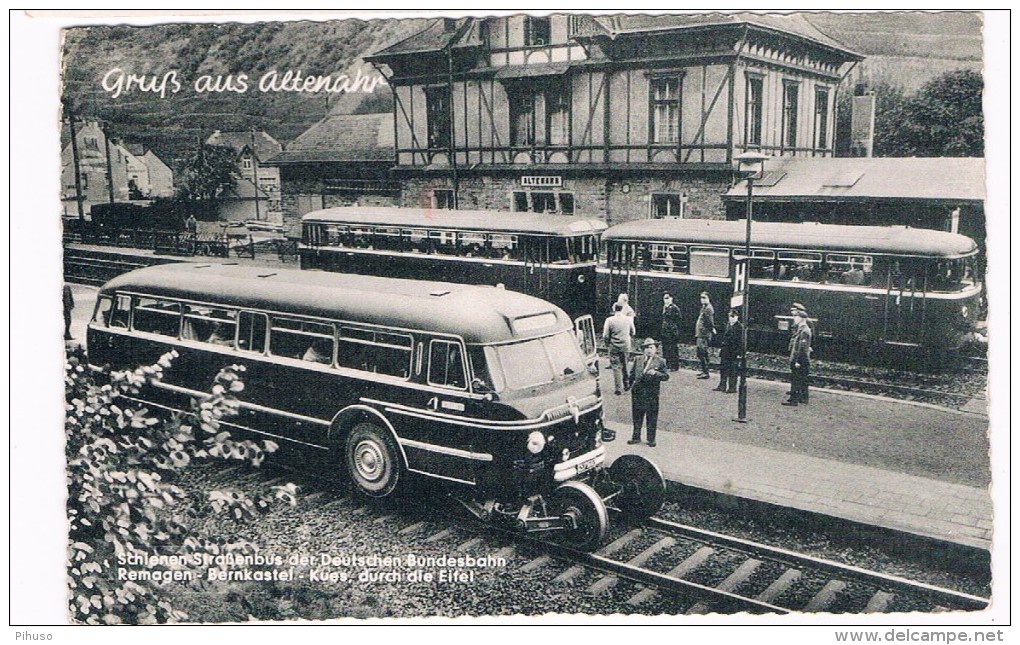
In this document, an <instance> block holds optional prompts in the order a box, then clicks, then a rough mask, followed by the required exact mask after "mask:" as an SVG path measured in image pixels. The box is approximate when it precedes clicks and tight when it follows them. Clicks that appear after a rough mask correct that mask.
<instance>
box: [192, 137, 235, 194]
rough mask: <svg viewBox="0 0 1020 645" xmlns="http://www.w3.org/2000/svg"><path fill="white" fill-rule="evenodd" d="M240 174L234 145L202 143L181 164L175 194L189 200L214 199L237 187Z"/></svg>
mask: <svg viewBox="0 0 1020 645" xmlns="http://www.w3.org/2000/svg"><path fill="white" fill-rule="evenodd" d="M240 176H241V174H240V172H239V171H238V169H237V153H236V152H235V151H234V149H233V148H230V147H227V146H216V145H210V144H202V147H201V148H199V150H198V152H197V153H195V155H194V156H192V157H190V158H189V159H188V160H187V161H186V162H185V163H184V167H183V168H182V172H181V180H180V182H179V183H178V188H177V196H178V197H181V198H184V199H187V200H191V201H213V200H215V199H216V198H217V197H219V196H221V195H222V194H223V193H225V192H227V191H230V190H233V189H234V188H236V187H237V180H238V178H239V177H240Z"/></svg>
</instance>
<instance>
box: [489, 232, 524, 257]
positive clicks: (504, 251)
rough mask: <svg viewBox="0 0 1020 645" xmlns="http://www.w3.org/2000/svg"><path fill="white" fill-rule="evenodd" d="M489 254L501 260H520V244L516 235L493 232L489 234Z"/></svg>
mask: <svg viewBox="0 0 1020 645" xmlns="http://www.w3.org/2000/svg"><path fill="white" fill-rule="evenodd" d="M489 244H490V245H491V249H492V250H491V256H492V257H493V258H499V259H502V260H520V259H521V254H520V248H521V247H520V244H519V240H518V238H517V236H516V235H505V234H502V233H493V234H492V235H490V236H489Z"/></svg>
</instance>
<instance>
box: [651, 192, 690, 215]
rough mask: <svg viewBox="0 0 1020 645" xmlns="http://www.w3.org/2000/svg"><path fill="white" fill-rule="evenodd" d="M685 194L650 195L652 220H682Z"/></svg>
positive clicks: (685, 200)
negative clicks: (672, 218) (671, 218)
mask: <svg viewBox="0 0 1020 645" xmlns="http://www.w3.org/2000/svg"><path fill="white" fill-rule="evenodd" d="M686 204H687V193H652V219H664V218H670V217H674V218H682V217H683V216H684V207H685V206H686Z"/></svg>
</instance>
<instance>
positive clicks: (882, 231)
mask: <svg viewBox="0 0 1020 645" xmlns="http://www.w3.org/2000/svg"><path fill="white" fill-rule="evenodd" d="M751 224H752V226H751V245H752V246H756V247H769V248H779V249H812V250H816V251H836V252H840V251H856V252H867V253H888V254H894V255H924V256H934V257H960V256H965V255H970V254H972V253H975V252H976V251H977V244H975V243H974V240H972V239H970V238H969V237H966V236H963V235H957V234H955V233H946V232H944V231H933V230H930V229H922V228H910V227H908V226H845V225H837V224H818V223H812V222H805V223H798V224H788V223H781V222H754V221H752V222H751ZM746 226H747V220H738V221H722V220H706V219H684V220H675V219H645V220H633V221H630V222H623V223H621V224H617V225H615V226H612V227H610V228H609V230H607V231H606V232H605V233H603V234H602V239H603V240H627V241H635V242H664V243H680V244H724V245H727V246H743V245H744V242H745V239H746V235H747V230H746Z"/></svg>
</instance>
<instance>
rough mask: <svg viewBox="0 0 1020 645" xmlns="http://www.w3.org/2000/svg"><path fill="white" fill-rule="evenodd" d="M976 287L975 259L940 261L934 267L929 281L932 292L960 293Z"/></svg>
mask: <svg viewBox="0 0 1020 645" xmlns="http://www.w3.org/2000/svg"><path fill="white" fill-rule="evenodd" d="M972 286H974V262H973V258H958V259H954V260H939V261H938V262H935V265H934V266H933V267H932V273H931V274H930V279H929V281H928V289H929V290H931V291H959V290H961V289H964V288H966V287H972Z"/></svg>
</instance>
